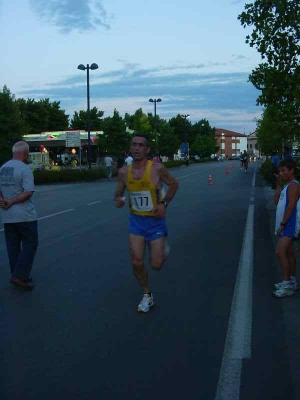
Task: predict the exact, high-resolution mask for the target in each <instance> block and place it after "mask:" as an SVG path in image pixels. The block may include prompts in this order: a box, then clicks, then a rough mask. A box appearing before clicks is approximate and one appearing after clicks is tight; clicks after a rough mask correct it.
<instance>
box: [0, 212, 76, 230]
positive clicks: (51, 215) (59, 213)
mask: <svg viewBox="0 0 300 400" xmlns="http://www.w3.org/2000/svg"><path fill="white" fill-rule="evenodd" d="M71 211H74V208H70V209H69V210H64V211H60V212H57V213H54V214H49V215H45V216H44V217H40V218H38V221H42V220H43V219H48V218H52V217H56V216H57V215H61V214H65V213H68V212H71ZM3 231H4V229H0V232H3Z"/></svg>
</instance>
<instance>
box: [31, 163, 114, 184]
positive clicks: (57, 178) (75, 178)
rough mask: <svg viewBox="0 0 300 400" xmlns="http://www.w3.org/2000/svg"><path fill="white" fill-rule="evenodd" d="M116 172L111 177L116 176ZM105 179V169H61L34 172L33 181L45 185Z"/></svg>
mask: <svg viewBox="0 0 300 400" xmlns="http://www.w3.org/2000/svg"><path fill="white" fill-rule="evenodd" d="M116 174H117V172H116V170H114V171H113V176H116ZM103 178H107V173H106V168H103V167H102V168H101V167H100V168H93V169H82V170H80V169H61V170H59V171H34V181H35V183H36V184H37V185H42V184H47V183H70V182H90V181H96V180H98V179H103Z"/></svg>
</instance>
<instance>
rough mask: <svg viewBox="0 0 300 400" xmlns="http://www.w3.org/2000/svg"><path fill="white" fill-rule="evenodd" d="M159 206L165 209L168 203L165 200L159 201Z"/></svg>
mask: <svg viewBox="0 0 300 400" xmlns="http://www.w3.org/2000/svg"><path fill="white" fill-rule="evenodd" d="M159 204H163V205H164V206H165V207H166V208H167V207H168V203H167V202H166V201H165V200H163V201H161V202H160V203H159Z"/></svg>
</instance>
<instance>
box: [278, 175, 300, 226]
mask: <svg viewBox="0 0 300 400" xmlns="http://www.w3.org/2000/svg"><path fill="white" fill-rule="evenodd" d="M288 198H289V205H288V206H287V208H286V210H285V213H284V216H283V218H282V221H281V222H282V224H286V223H287V222H288V220H289V219H290V217H291V215H292V212H293V211H294V208H295V207H296V206H297V201H298V200H299V185H298V184H297V183H296V182H292V183H290V185H289V188H288Z"/></svg>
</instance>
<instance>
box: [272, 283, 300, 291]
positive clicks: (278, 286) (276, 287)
mask: <svg viewBox="0 0 300 400" xmlns="http://www.w3.org/2000/svg"><path fill="white" fill-rule="evenodd" d="M290 284H291V286H292V288H293V290H294V291H296V290H298V289H299V285H298V283H297V282H296V281H294V282H290ZM283 285H284V283H283V282H279V283H275V285H274V287H275V289H280V288H281V286H283Z"/></svg>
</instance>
